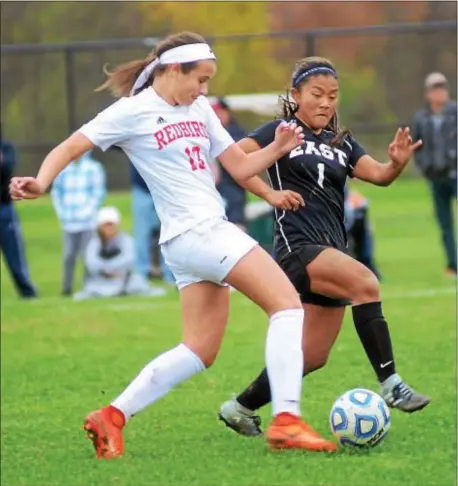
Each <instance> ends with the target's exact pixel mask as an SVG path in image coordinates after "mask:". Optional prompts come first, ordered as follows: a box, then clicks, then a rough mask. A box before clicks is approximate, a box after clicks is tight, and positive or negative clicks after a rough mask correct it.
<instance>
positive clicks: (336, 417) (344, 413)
mask: <svg viewBox="0 0 458 486" xmlns="http://www.w3.org/2000/svg"><path fill="white" fill-rule="evenodd" d="M329 422H330V424H331V430H332V433H333V434H334V436H335V437H336V439H337V440H338V441H339V442H340V443H341V444H342V445H347V446H353V447H375V446H376V445H378V444H380V442H382V441H383V439H384V438H385V437H386V435H387V433H388V431H389V430H390V426H391V416H390V411H389V409H388V407H387V406H386V403H385V400H383V398H382V397H381V396H380V395H377V393H374V392H373V391H370V390H365V389H363V388H356V389H354V390H350V391H348V392H346V393H344V394H343V395H342V396H340V397H339V398H338V399H337V400H336V401H335V403H334V405H333V406H332V409H331V413H330V415H329Z"/></svg>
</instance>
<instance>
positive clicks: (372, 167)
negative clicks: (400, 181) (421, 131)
mask: <svg viewBox="0 0 458 486" xmlns="http://www.w3.org/2000/svg"><path fill="white" fill-rule="evenodd" d="M421 145H422V141H421V140H417V141H416V142H413V140H412V137H411V136H410V130H409V129H408V128H399V129H398V131H397V132H396V135H395V137H394V140H393V142H391V144H390V145H389V146H388V155H389V156H390V161H389V162H388V163H386V164H382V163H380V162H378V161H376V160H375V159H373V158H372V157H371V156H370V155H367V154H366V155H363V156H362V157H361V158H360V159H359V160H358V162H357V164H356V166H355V168H354V170H353V175H354V176H355V177H356V178H357V179H361V180H362V181H366V182H370V183H372V184H375V185H377V186H389V185H390V184H391V183H392V182H393V181H395V180H396V179H397V178H398V177H399V176H400V175H401V173H402V171H403V170H404V169H405V168H406V166H407V164H408V163H409V160H410V159H411V158H412V155H413V154H414V152H415V150H417V149H418V148H420V147H421Z"/></svg>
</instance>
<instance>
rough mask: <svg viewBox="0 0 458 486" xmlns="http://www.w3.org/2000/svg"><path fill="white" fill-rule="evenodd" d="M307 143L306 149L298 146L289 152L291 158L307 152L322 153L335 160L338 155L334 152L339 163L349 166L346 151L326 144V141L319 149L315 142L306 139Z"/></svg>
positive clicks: (325, 156)
mask: <svg viewBox="0 0 458 486" xmlns="http://www.w3.org/2000/svg"><path fill="white" fill-rule="evenodd" d="M305 144H306V145H305V151H304V148H303V147H296V148H295V149H294V150H291V152H290V153H289V158H290V159H293V158H294V157H298V156H299V155H303V154H304V153H305V154H307V155H312V154H314V155H318V156H320V155H321V156H322V157H324V158H325V159H328V160H335V158H336V157H335V155H334V154H337V160H338V161H339V164H340V165H342V166H343V167H346V166H347V164H346V160H347V154H346V153H345V152H344V151H342V150H339V149H337V148H335V147H330V146H329V145H326V144H324V143H321V144H320V145H319V146H318V149H317V148H316V144H315V142H311V141H306V142H305Z"/></svg>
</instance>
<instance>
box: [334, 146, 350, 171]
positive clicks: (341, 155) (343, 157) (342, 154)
mask: <svg viewBox="0 0 458 486" xmlns="http://www.w3.org/2000/svg"><path fill="white" fill-rule="evenodd" d="M334 152H335V153H336V154H337V158H338V159H339V164H340V165H343V166H344V167H346V163H345V161H346V160H347V154H346V153H345V152H343V151H342V150H339V149H336V148H334Z"/></svg>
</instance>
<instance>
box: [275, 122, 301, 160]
mask: <svg viewBox="0 0 458 486" xmlns="http://www.w3.org/2000/svg"><path fill="white" fill-rule="evenodd" d="M275 143H276V144H277V145H278V148H279V149H280V150H281V151H282V152H283V153H285V154H286V153H288V152H291V150H294V149H295V148H296V147H298V146H299V145H304V134H303V133H302V127H299V126H298V125H297V123H294V122H290V123H287V122H285V121H282V122H281V123H280V124H279V125H278V127H277V129H276V130H275Z"/></svg>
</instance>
